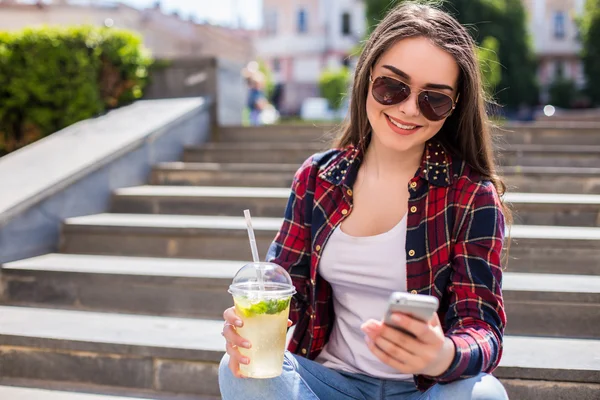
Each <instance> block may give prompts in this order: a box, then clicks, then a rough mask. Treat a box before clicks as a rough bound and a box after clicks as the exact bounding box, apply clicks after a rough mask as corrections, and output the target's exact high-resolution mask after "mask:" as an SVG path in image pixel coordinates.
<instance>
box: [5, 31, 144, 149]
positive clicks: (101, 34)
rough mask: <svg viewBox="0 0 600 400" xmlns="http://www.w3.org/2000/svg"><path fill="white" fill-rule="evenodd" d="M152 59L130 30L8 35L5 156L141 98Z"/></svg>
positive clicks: (29, 32) (6, 45)
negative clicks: (58, 131)
mask: <svg viewBox="0 0 600 400" xmlns="http://www.w3.org/2000/svg"><path fill="white" fill-rule="evenodd" d="M151 62H152V61H151V58H150V56H149V54H148V52H147V51H146V50H145V49H144V48H143V47H142V41H141V38H140V37H139V36H138V35H136V34H134V33H132V32H130V31H126V30H119V29H114V28H100V27H93V26H78V27H70V28H59V27H43V28H28V29H24V30H22V31H18V32H0V155H2V154H5V153H7V152H10V151H12V150H15V149H17V148H19V147H22V146H25V145H27V144H29V143H31V142H33V141H35V140H37V139H39V138H41V137H44V136H46V135H49V134H50V133H53V132H56V131H57V130H60V129H62V128H64V127H66V126H68V125H71V124H73V123H75V122H77V121H81V120H83V119H86V118H90V117H93V116H97V115H99V114H101V113H103V112H105V111H106V110H109V109H112V108H116V107H119V106H121V105H123V104H126V103H130V102H132V101H133V100H135V99H138V98H140V97H141V96H142V93H143V88H144V86H145V84H146V80H147V76H148V72H147V71H148V67H149V66H150V64H151Z"/></svg>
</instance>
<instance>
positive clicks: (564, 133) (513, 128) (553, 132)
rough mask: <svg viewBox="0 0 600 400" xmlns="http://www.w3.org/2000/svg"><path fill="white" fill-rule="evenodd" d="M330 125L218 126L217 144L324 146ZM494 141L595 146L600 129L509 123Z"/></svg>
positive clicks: (594, 125)
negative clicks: (281, 143)
mask: <svg viewBox="0 0 600 400" xmlns="http://www.w3.org/2000/svg"><path fill="white" fill-rule="evenodd" d="M336 130H337V127H336V126H333V125H325V124H323V125H317V126H313V125H295V126H294V125H272V126H260V127H239V126H237V127H236V126H230V127H220V128H219V131H218V133H217V135H216V136H217V140H218V141H219V142H236V143H239V142H243V143H253V142H278V143H280V142H296V143H297V142H302V143H310V142H312V143H327V142H331V141H332V140H333V139H334V138H335V137H336V136H337V135H336ZM493 134H494V136H496V140H495V142H497V143H501V144H504V145H508V144H539V145H559V146H560V145H590V146H595V145H598V143H599V141H600V139H599V138H600V126H599V125H598V123H597V122H589V123H582V122H577V123H556V122H548V123H543V122H542V123H541V122H539V121H536V122H535V124H532V123H520V124H515V123H511V124H509V125H505V126H501V127H500V129H495V130H494V131H493Z"/></svg>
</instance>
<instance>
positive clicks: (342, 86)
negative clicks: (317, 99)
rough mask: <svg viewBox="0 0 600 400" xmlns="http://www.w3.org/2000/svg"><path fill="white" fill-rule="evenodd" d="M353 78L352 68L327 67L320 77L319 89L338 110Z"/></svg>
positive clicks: (333, 107) (334, 108) (330, 104)
mask: <svg viewBox="0 0 600 400" xmlns="http://www.w3.org/2000/svg"><path fill="white" fill-rule="evenodd" d="M351 79H352V77H351V74H350V70H349V69H348V68H346V67H342V68H338V69H326V70H324V71H323V72H321V76H320V77H319V91H320V92H321V96H322V97H324V98H326V99H327V101H328V102H329V106H330V107H331V108H332V109H333V110H338V109H339V108H340V107H341V105H342V101H343V100H344V96H346V95H347V94H348V86H349V85H350V80H351Z"/></svg>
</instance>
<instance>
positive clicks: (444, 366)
mask: <svg viewBox="0 0 600 400" xmlns="http://www.w3.org/2000/svg"><path fill="white" fill-rule="evenodd" d="M455 355H456V346H455V345H454V342H453V341H452V339H450V338H449V337H445V338H444V344H443V345H442V348H441V350H440V353H439V355H438V357H437V358H436V359H435V360H434V361H433V362H432V363H431V364H430V365H429V367H427V368H426V369H425V371H423V375H428V376H431V377H437V376H440V375H443V374H444V373H445V372H446V371H447V370H448V368H450V365H452V361H454V356H455Z"/></svg>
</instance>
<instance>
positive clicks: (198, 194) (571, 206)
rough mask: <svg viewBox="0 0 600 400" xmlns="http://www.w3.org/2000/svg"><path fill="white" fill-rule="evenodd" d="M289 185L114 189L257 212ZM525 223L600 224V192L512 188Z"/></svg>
mask: <svg viewBox="0 0 600 400" xmlns="http://www.w3.org/2000/svg"><path fill="white" fill-rule="evenodd" d="M289 194H290V191H289V189H286V188H253V187H219V186H137V187H130V188H122V189H117V190H115V192H114V193H113V199H112V207H111V211H112V212H117V213H135V214H138V213H143V214H172V215H176V214H184V215H238V214H239V213H240V211H241V210H244V209H246V208H248V209H250V210H251V211H252V215H254V216H257V217H281V216H282V215H283V214H284V211H285V206H286V203H287V200H288V197H289ZM505 200H506V201H507V202H509V203H511V204H512V208H513V211H514V212H515V221H516V222H517V223H519V224H525V225H528V224H533V225H559V226H560V225H562V226H600V195H576V194H553V193H512V192H509V193H507V194H506V196H505Z"/></svg>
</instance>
